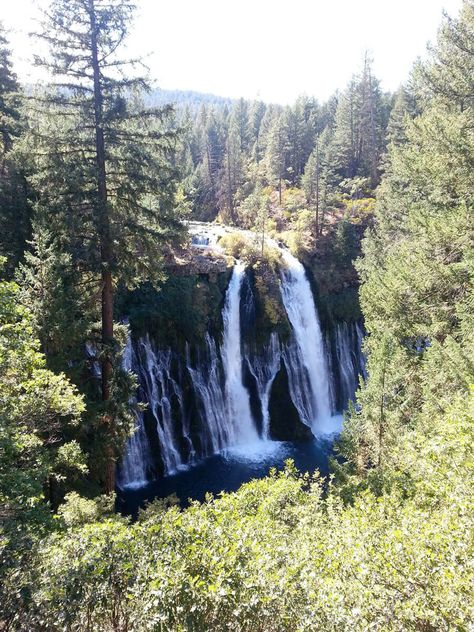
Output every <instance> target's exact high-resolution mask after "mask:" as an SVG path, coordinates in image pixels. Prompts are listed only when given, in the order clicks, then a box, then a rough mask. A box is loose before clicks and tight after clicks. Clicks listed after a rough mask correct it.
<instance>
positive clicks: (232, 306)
mask: <svg viewBox="0 0 474 632" xmlns="http://www.w3.org/2000/svg"><path fill="white" fill-rule="evenodd" d="M244 274H245V266H244V265H243V264H242V263H240V262H237V263H236V265H235V266H234V270H233V272H232V277H231V280H230V283H229V287H228V288H227V293H226V297H225V304H224V309H223V312H222V320H223V323H224V335H223V341H222V348H221V356H222V364H223V367H224V374H225V394H226V406H227V415H228V419H229V430H230V431H231V432H232V436H231V437H230V440H231V442H232V444H234V445H235V444H243V443H253V442H254V441H257V440H258V432H257V429H256V427H255V423H254V421H253V419H252V413H251V411H250V400H249V394H248V391H247V389H246V388H245V386H244V385H243V382H242V352H241V335H240V289H241V286H242V281H243V278H244Z"/></svg>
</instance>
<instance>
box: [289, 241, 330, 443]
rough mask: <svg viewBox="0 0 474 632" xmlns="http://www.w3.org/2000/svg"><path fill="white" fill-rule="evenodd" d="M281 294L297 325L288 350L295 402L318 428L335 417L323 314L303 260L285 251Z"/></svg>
mask: <svg viewBox="0 0 474 632" xmlns="http://www.w3.org/2000/svg"><path fill="white" fill-rule="evenodd" d="M282 256H283V259H284V262H285V264H286V268H284V269H282V272H281V277H282V279H281V280H282V282H281V296H282V299H283V304H284V306H285V309H286V313H287V315H288V319H289V321H290V323H291V326H292V329H293V339H292V340H291V341H290V343H289V345H288V346H287V347H286V349H285V350H284V354H283V356H284V359H285V364H286V367H287V371H288V377H289V382H290V390H291V395H292V399H293V402H294V404H295V406H296V408H297V409H298V412H299V413H300V417H301V419H302V420H303V421H304V422H305V423H306V424H307V425H309V426H310V427H311V428H313V429H314V431H315V432H318V431H321V428H322V427H323V425H324V424H325V423H327V420H328V419H329V418H330V417H331V405H330V395H329V375H328V367H327V361H326V352H325V349H324V342H323V337H322V334H321V327H320V325H319V318H318V314H317V311H316V307H315V304H314V300H313V294H312V292H311V286H310V284H309V281H308V279H307V278H306V273H305V271H304V268H303V266H302V264H301V263H300V262H299V261H298V260H297V259H296V258H295V257H293V256H292V255H291V254H290V253H289V252H288V251H286V250H284V251H282Z"/></svg>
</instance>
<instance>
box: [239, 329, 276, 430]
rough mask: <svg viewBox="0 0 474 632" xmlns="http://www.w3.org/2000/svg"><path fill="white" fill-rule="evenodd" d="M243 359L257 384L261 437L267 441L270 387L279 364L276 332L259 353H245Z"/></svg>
mask: <svg viewBox="0 0 474 632" xmlns="http://www.w3.org/2000/svg"><path fill="white" fill-rule="evenodd" d="M245 360H246V362H247V365H248V367H249V371H250V373H251V374H252V375H253V377H254V379H255V382H256V384H257V390H258V396H259V399H260V404H261V414H262V439H263V440H265V441H267V440H268V439H270V412H269V404H270V389H271V388H272V384H273V381H274V379H275V377H276V374H277V373H278V371H279V370H280V364H281V348H280V341H279V340H278V336H277V334H276V333H275V332H273V333H272V334H271V336H270V341H269V342H268V344H267V345H266V346H264V348H263V350H262V352H261V353H260V354H256V353H253V354H251V353H247V354H246V356H245Z"/></svg>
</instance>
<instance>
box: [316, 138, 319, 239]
mask: <svg viewBox="0 0 474 632" xmlns="http://www.w3.org/2000/svg"><path fill="white" fill-rule="evenodd" d="M318 234H319V137H318V138H316V235H318Z"/></svg>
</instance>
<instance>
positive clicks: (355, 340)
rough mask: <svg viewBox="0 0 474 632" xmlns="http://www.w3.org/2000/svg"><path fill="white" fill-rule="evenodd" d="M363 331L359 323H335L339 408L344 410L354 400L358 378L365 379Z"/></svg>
mask: <svg viewBox="0 0 474 632" xmlns="http://www.w3.org/2000/svg"><path fill="white" fill-rule="evenodd" d="M363 337H364V334H363V331H362V328H361V325H360V323H358V322H355V323H346V322H342V323H337V325H336V326H335V331H334V342H335V354H336V360H337V370H338V373H339V402H340V403H339V408H340V409H341V410H344V409H345V408H347V405H348V403H349V401H350V400H352V401H353V400H354V397H355V393H356V391H357V389H358V387H359V377H360V376H362V377H363V378H364V379H366V377H367V374H366V370H365V358H364V354H363V353H362V341H363Z"/></svg>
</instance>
